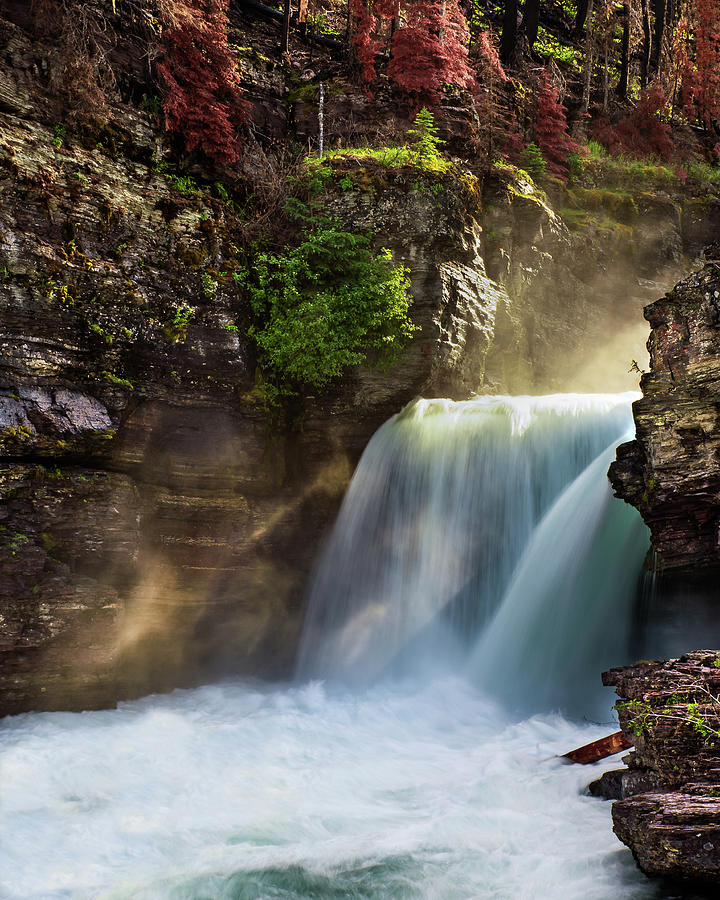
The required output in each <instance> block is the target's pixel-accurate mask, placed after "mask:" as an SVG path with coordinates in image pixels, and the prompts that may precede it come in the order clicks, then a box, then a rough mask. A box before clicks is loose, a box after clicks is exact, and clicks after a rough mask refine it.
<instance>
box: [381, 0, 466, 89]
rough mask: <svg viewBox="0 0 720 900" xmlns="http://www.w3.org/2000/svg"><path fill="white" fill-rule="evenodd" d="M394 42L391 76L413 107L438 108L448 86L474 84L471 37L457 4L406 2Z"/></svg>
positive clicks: (436, 0)
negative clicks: (444, 88)
mask: <svg viewBox="0 0 720 900" xmlns="http://www.w3.org/2000/svg"><path fill="white" fill-rule="evenodd" d="M403 14H404V23H403V25H402V27H400V28H398V30H397V31H396V32H395V35H394V37H393V41H392V49H391V56H390V63H389V64H388V70H387V73H388V76H389V77H390V79H391V80H392V81H393V82H394V83H395V84H396V85H397V86H398V87H399V88H400V89H401V90H402V91H403V92H404V93H405V94H406V95H407V97H408V98H409V99H410V102H411V103H412V105H413V106H416V107H417V106H420V105H425V106H436V105H437V104H438V103H439V102H440V98H441V95H442V88H443V85H444V84H453V85H456V86H458V87H464V88H469V87H471V86H472V85H473V84H474V81H475V78H474V75H473V71H472V69H471V68H470V65H469V63H468V40H469V33H468V27H467V22H466V21H465V16H464V15H463V13H462V10H461V9H460V6H459V4H458V2H457V0H406V3H405V5H404V8H403Z"/></svg>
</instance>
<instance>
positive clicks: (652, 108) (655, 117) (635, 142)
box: [608, 84, 675, 160]
mask: <svg viewBox="0 0 720 900" xmlns="http://www.w3.org/2000/svg"><path fill="white" fill-rule="evenodd" d="M666 106H667V97H666V96H665V92H664V91H663V89H662V88H661V87H660V85H659V84H652V85H651V86H650V87H649V88H648V89H647V90H646V91H643V92H642V94H641V95H640V99H639V100H638V103H637V106H636V107H635V109H634V110H633V111H632V112H631V113H629V114H628V115H627V116H625V118H624V119H621V120H620V121H619V122H618V124H617V125H616V126H615V129H614V130H613V131H611V132H610V133H609V138H608V144H609V146H608V149H609V150H610V152H611V153H624V154H626V155H627V156H635V157H639V158H642V157H644V156H658V157H660V159H664V160H669V159H670V157H671V156H672V153H673V150H674V149H675V147H674V144H673V140H672V135H671V130H670V126H669V125H668V124H667V123H666V122H663V121H662V120H661V119H660V117H659V114H660V112H662V110H663V109H664V108H665V107H666Z"/></svg>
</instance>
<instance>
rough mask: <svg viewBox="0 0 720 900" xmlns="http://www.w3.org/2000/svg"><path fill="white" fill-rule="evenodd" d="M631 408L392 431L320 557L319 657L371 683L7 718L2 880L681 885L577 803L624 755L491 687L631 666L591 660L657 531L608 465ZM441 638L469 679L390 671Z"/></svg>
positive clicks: (226, 890) (249, 899) (511, 896)
mask: <svg viewBox="0 0 720 900" xmlns="http://www.w3.org/2000/svg"><path fill="white" fill-rule="evenodd" d="M629 400H630V398H629V397H627V396H623V397H584V398H583V397H564V398H561V397H556V398H514V399H513V398H492V399H488V398H484V399H478V400H475V401H471V402H469V403H466V404H455V403H450V402H448V401H422V402H420V403H418V404H416V405H414V406H412V407H410V408H409V409H408V410H406V411H404V413H402V414H401V415H399V416H398V417H396V418H395V419H394V420H392V422H390V423H388V424H387V425H386V426H385V427H384V428H383V429H381V430H380V432H379V433H378V435H377V436H376V437H375V439H374V440H373V441H372V443H371V445H370V446H369V447H368V450H367V452H366V454H365V456H364V457H363V460H362V462H361V464H360V466H359V467H358V472H357V474H356V476H355V478H354V479H353V483H352V485H351V488H350V490H349V492H348V497H347V500H346V503H345V505H344V507H343V510H342V512H341V515H340V517H339V520H338V524H337V527H336V529H335V531H334V533H333V536H332V537H331V539H330V541H329V543H328V546H327V548H326V551H325V554H324V556H323V558H322V560H321V562H320V564H319V569H318V572H317V574H316V578H315V582H314V587H313V590H312V598H311V607H310V610H309V616H308V627H307V633H306V638H305V642H304V646H303V651H302V657H301V662H300V668H301V671H303V672H304V673H306V674H316V675H317V674H323V675H325V674H336V675H339V676H341V678H344V679H345V680H347V679H351V680H354V681H358V680H366V681H372V680H374V683H373V684H370V685H367V686H364V687H363V688H362V690H358V689H357V688H356V689H354V690H351V689H348V688H347V687H345V686H343V684H342V683H341V682H337V683H331V682H328V684H327V685H323V684H322V683H319V682H317V681H309V682H307V683H304V684H303V683H301V684H296V685H291V686H288V685H285V686H282V685H280V686H278V685H276V686H272V687H271V686H262V685H258V684H248V683H232V682H229V683H225V684H221V685H215V686H210V687H205V688H200V689H197V690H193V691H176V692H175V693H174V694H171V695H169V696H165V697H148V698H145V699H144V700H139V701H135V702H132V703H124V704H121V705H120V708H119V709H118V710H112V711H105V712H92V713H83V714H71V713H44V714H35V715H22V716H16V717H14V718H12V719H9V720H6V721H5V722H3V723H0V741H1V744H0V777H1V778H2V791H1V792H0V831H1V832H2V834H3V840H2V842H0V885H1V888H0V894H1V895H2V896H3V897H8V898H12V900H20V898H23V900H28V898H35V900H55V898H57V900H60V898H70V897H72V898H97V897H103V898H104V897H112V898H134V900H143V898H144V900H158V898H176V900H181V898H183V900H200V898H228V900H229V898H233V900H244V898H246V900H260V898H263V900H265V898H268V900H269V898H282V900H306V898H308V897H316V898H327V900H331V898H333V900H335V898H341V897H350V896H352V897H358V898H367V900H388V898H408V900H410V898H418V900H470V898H483V900H485V898H487V900H490V898H492V900H540V898H542V900H545V898H550V897H553V898H561V900H581V898H582V900H607V898H608V897H611V896H612V897H617V898H622V900H657V898H659V897H661V896H663V894H661V893H658V891H657V890H656V888H655V887H654V886H653V885H651V884H649V883H648V882H647V881H646V880H645V879H644V877H643V876H642V875H641V874H640V873H639V872H638V871H637V869H636V868H635V866H634V864H633V862H632V859H631V857H630V854H629V852H628V851H626V850H624V849H622V848H621V847H620V845H619V844H618V842H617V841H616V839H615V837H614V836H613V834H612V832H611V827H610V821H609V810H608V807H607V805H605V804H602V803H600V802H598V801H596V800H592V799H591V798H589V797H587V796H584V794H583V788H584V786H585V785H586V784H587V782H588V781H589V780H590V779H591V778H592V777H596V776H597V775H598V774H599V773H600V771H602V769H603V768H611V767H612V766H613V762H612V761H611V762H610V763H608V764H607V765H605V766H603V765H596V766H594V767H572V766H570V767H568V766H563V765H561V764H560V763H559V762H558V761H557V760H556V759H554V754H557V753H562V752H564V751H566V750H568V749H570V748H572V747H574V746H578V745H580V744H583V743H586V742H588V741H590V740H593V739H595V738H597V737H600V736H601V735H602V734H604V733H606V732H607V729H606V728H605V727H597V726H591V725H587V724H578V723H576V722H571V721H569V720H567V719H565V718H563V717H561V716H559V715H557V714H541V715H538V714H535V715H533V716H531V717H530V718H527V719H526V720H525V721H517V717H516V716H513V715H511V714H508V711H507V709H506V708H505V706H506V704H505V703H503V704H501V703H499V702H498V699H497V698H501V699H503V700H505V699H507V700H508V702H509V703H510V704H511V705H512V706H513V707H515V706H518V705H520V704H519V703H518V702H517V701H518V697H522V698H524V699H525V700H526V701H527V703H526V707H527V709H528V711H535V710H536V709H538V708H540V706H547V705H559V704H560V703H561V702H565V700H567V696H568V695H567V692H566V693H565V695H561V694H558V691H557V688H558V686H562V683H563V681H564V682H565V683H566V684H567V681H568V680H570V679H572V680H573V681H576V680H577V667H570V668H569V669H568V670H566V675H565V677H564V676H563V673H562V671H560V670H558V668H557V667H558V665H559V664H560V663H561V662H562V661H563V660H565V661H567V660H568V658H569V657H570V656H572V655H573V653H575V654H576V655H577V656H578V658H580V659H581V660H582V659H584V667H585V668H586V669H587V668H588V667H589V668H592V667H594V666H596V665H597V664H598V663H599V660H600V659H602V660H605V659H606V658H607V659H608V662H617V663H622V662H624V661H625V660H624V659H622V658H618V659H610V658H609V657H604V656H594V655H593V652H594V650H593V640H592V634H594V633H595V630H596V629H597V628H598V627H599V626H600V625H601V624H602V620H603V618H607V619H609V620H611V621H610V624H611V628H610V629H609V631H610V632H613V631H614V633H615V635H616V637H617V638H618V642H619V643H620V644H621V643H623V641H624V639H625V637H626V630H627V625H626V624H624V623H626V621H627V609H625V608H621V607H622V605H623V602H624V600H623V598H626V594H627V593H628V590H626V589H627V588H629V586H630V582H631V581H632V579H633V578H634V577H635V570H636V566H637V562H638V558H639V553H640V544H642V542H643V536H642V532H641V530H640V531H638V529H637V528H636V520H633V518H632V511H631V510H629V509H628V510H626V509H625V508H624V507H623V505H622V504H621V503H619V501H617V502H616V501H611V500H610V498H609V493H608V489H607V486H606V482H605V476H604V470H605V467H606V461H607V460H606V458H605V457H603V456H600V457H598V454H601V453H602V452H603V448H605V447H606V446H607V445H608V444H610V443H611V441H615V440H618V439H620V438H621V436H622V435H623V433H624V432H625V430H626V428H627V427H628V424H629V421H630V416H629ZM593 460H595V461H594V462H593ZM588 467H589V468H588ZM626 513H627V516H629V517H630V518H629V519H628V518H627V516H626ZM616 514H617V515H619V516H620V517H621V519H622V522H621V529H620V532H618V531H617V528H618V527H619V526H618V521H617V519H616ZM626 519H627V520H626ZM631 547H632V548H637V551H636V549H632V552H629V553H625V551H626V550H628V549H629V548H631ZM593 554H596V557H594V556H593ZM614 567H620V568H623V569H624V574H622V577H621V578H620V579H619V580H614V579H613V577H607V578H606V577H605V573H606V572H607V573H610V572H611V571H612V570H613V568H614ZM558 572H560V573H561V574H560V575H559V576H558V575H556V574H553V573H558ZM602 604H610V606H609V607H603V606H602ZM554 605H555V611H554V612H553V608H554ZM602 609H605V610H608V609H609V610H610V612H607V611H605V612H603V611H601V610H602ZM583 633H584V634H585V635H586V637H585V638H582V639H580V635H581V634H583ZM441 649H445V650H448V649H451V650H452V652H453V653H455V654H456V655H457V660H456V662H459V663H460V668H461V669H463V668H465V667H467V668H468V671H469V672H470V674H471V678H470V679H469V680H468V679H467V678H465V677H464V676H461V675H460V674H458V673H457V672H456V673H455V674H448V673H447V672H445V673H444V674H439V673H437V672H436V673H435V676H434V678H433V679H427V678H425V679H424V680H420V679H418V678H417V677H416V676H415V677H408V676H407V675H406V677H404V678H403V679H401V680H399V681H398V680H392V679H385V680H380V679H378V675H379V674H380V673H382V672H383V671H384V672H397V671H398V670H399V671H404V672H405V673H407V672H409V671H413V668H412V667H410V668H408V665H409V664H414V667H415V668H414V671H415V672H417V670H418V669H419V668H423V669H427V667H428V665H429V663H430V660H431V659H432V658H436V657H437V656H438V654H439V653H440V651H441ZM613 652H614V651H613ZM590 656H591V657H592V658H591V659H588V657H590ZM398 660H400V662H401V663H402V666H403V667H404V668H403V667H401V668H400V669H398ZM564 664H565V663H563V665H564ZM602 664H605V662H603V663H602ZM580 668H583V665H581V666H580ZM456 669H457V666H456ZM520 672H524V673H525V675H524V678H525V680H524V682H523V681H522V679H520V678H519V677H518V673H520ZM558 672H560V674H559V675H558ZM548 673H550V674H548ZM598 674H599V673H598V671H597V669H595V670H594V671H593V672H592V677H593V678H597V677H598ZM491 676H492V677H491ZM478 685H480V686H481V687H480V688H478ZM488 694H490V696H488Z"/></svg>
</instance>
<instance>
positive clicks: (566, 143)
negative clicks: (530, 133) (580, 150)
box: [535, 69, 577, 181]
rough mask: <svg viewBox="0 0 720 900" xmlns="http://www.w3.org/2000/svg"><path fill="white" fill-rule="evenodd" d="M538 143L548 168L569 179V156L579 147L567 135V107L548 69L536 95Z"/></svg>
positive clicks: (536, 135) (536, 134)
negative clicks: (559, 96) (564, 106)
mask: <svg viewBox="0 0 720 900" xmlns="http://www.w3.org/2000/svg"><path fill="white" fill-rule="evenodd" d="M535 142H536V144H537V145H538V147H539V148H540V149H541V150H542V155H543V157H544V159H545V162H546V163H547V167H548V169H549V170H550V171H551V172H552V173H553V175H556V176H557V177H558V178H560V179H562V180H563V181H567V179H568V174H569V172H568V156H569V154H570V153H573V152H574V151H576V150H577V144H576V143H575V141H574V140H573V139H572V138H571V137H570V135H569V134H568V127H567V119H566V117H565V109H564V108H563V106H562V104H561V103H560V100H559V99H558V93H557V91H556V90H555V87H554V85H553V83H552V78H551V77H550V73H549V72H548V71H547V69H545V70H544V71H543V74H542V78H541V80H540V90H539V92H538V98H537V116H536V119H535Z"/></svg>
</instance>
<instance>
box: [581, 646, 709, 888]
mask: <svg viewBox="0 0 720 900" xmlns="http://www.w3.org/2000/svg"><path fill="white" fill-rule="evenodd" d="M719 666H720V654H717V653H714V652H708V651H696V652H694V653H688V654H687V655H685V656H682V657H680V659H674V660H670V661H669V662H652V663H638V664H636V665H634V666H626V667H624V668H619V669H611V670H610V671H609V672H605V673H604V675H603V683H604V684H608V685H613V686H615V687H616V689H617V693H618V696H619V697H620V701H619V702H618V704H617V709H618V717H619V720H620V726H621V728H622V730H623V732H624V734H625V736H626V737H627V738H628V740H629V741H630V742H631V743H632V744H634V747H635V749H634V750H633V751H632V752H631V753H630V754H629V755H628V756H627V757H625V761H626V762H627V763H628V768H627V769H624V770H618V771H616V772H611V773H608V774H606V775H605V776H603V779H602V780H601V781H600V782H596V783H595V784H594V785H591V790H592V791H593V792H594V793H598V794H603V795H604V796H612V797H616V798H619V799H618V802H616V803H614V804H613V808H612V817H613V827H614V830H615V833H616V834H617V836H618V837H619V838H620V840H621V841H623V842H624V843H625V844H627V845H628V847H630V849H631V850H632V853H633V856H634V857H635V860H636V861H637V863H638V865H639V866H640V868H641V869H642V870H643V872H645V873H646V874H647V875H651V876H665V877H668V878H672V879H676V880H678V881H685V882H688V883H692V884H697V885H717V882H718V878H720V668H719Z"/></svg>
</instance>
